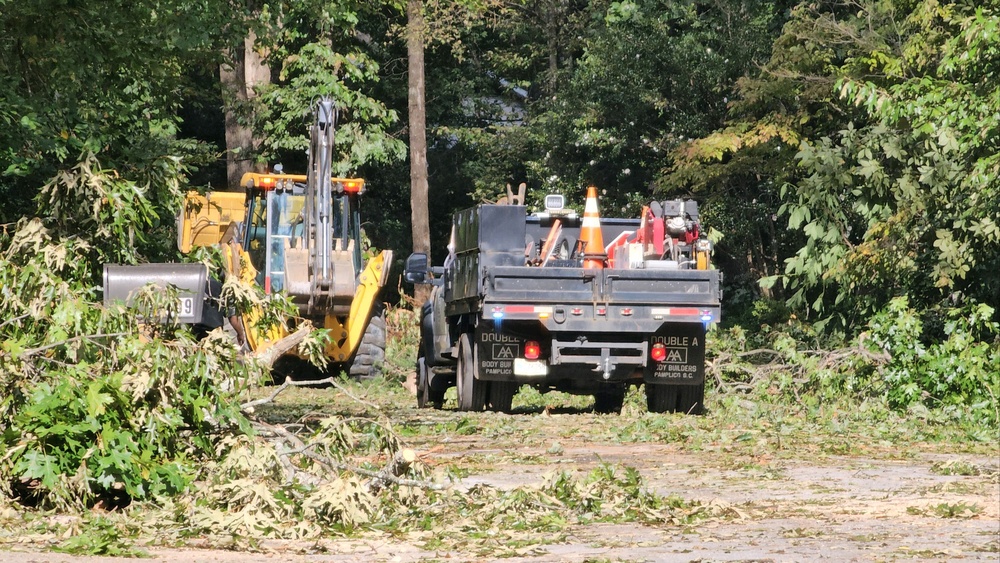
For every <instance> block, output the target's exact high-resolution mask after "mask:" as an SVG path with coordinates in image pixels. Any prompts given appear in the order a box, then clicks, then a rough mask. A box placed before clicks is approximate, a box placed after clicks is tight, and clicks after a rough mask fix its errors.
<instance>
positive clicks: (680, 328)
mask: <svg viewBox="0 0 1000 563" xmlns="http://www.w3.org/2000/svg"><path fill="white" fill-rule="evenodd" d="M653 347H661V348H662V350H663V351H662V353H663V355H664V358H663V360H662V361H654V360H652V359H651V360H650V361H649V363H648V364H647V365H646V369H645V370H644V372H643V381H645V382H646V383H654V384H668V385H698V384H701V383H703V382H704V381H705V326H704V325H703V324H700V323H698V324H694V323H684V324H667V325H664V326H663V327H662V328H661V329H660V330H659V331H657V333H656V334H654V335H653V336H651V337H650V338H649V348H650V350H651V351H652V350H653Z"/></svg>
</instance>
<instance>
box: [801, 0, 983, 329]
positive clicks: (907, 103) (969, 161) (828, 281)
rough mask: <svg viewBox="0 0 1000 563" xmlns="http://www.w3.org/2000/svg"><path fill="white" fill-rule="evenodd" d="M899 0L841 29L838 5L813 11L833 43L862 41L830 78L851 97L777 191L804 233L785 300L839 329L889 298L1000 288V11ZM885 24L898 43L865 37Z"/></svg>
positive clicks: (806, 145) (877, 5) (957, 295)
mask: <svg viewBox="0 0 1000 563" xmlns="http://www.w3.org/2000/svg"><path fill="white" fill-rule="evenodd" d="M895 4H897V3H895V2H868V3H866V4H864V5H863V9H862V10H861V11H860V12H859V13H858V14H857V17H856V18H853V19H847V20H845V21H843V22H838V23H836V24H834V23H832V22H833V16H834V13H835V12H836V9H835V8H834V9H831V11H830V12H826V11H816V12H813V13H811V14H810V16H809V17H810V18H811V19H813V21H815V22H816V23H817V26H818V27H819V28H821V29H824V30H826V31H827V32H828V33H827V35H826V36H825V40H826V41H829V42H830V44H831V45H832V44H834V43H835V41H836V40H837V38H838V37H841V38H843V37H846V36H848V35H850V34H852V33H854V32H858V33H856V34H855V36H861V37H862V38H864V40H863V41H858V40H855V41H854V42H852V43H851V50H850V51H848V56H847V57H845V58H843V59H842V61H841V62H840V68H839V69H836V70H834V71H833V72H832V73H831V74H832V75H833V76H834V77H840V80H839V82H838V85H837V86H838V89H837V90H836V91H837V93H838V94H839V96H840V100H841V101H842V102H846V103H847V104H850V105H848V106H847V107H845V112H846V113H845V115H844V117H843V118H841V120H840V124H841V125H840V127H839V130H838V131H836V132H833V134H830V135H825V136H817V137H814V138H811V139H809V138H807V139H804V140H803V142H802V144H801V147H800V150H799V152H798V154H797V155H796V159H797V160H798V163H799V165H800V166H801V167H802V169H803V171H804V175H803V177H802V178H801V179H800V180H798V181H797V182H796V183H795V185H794V186H792V185H789V186H787V189H783V190H782V196H783V198H784V200H785V204H784V205H783V206H782V209H781V211H782V213H783V214H785V215H787V217H788V222H789V227H791V228H794V229H801V230H802V233H803V234H804V236H805V244H804V245H803V246H802V247H801V248H800V249H799V250H798V252H797V253H796V254H795V256H793V257H792V258H790V259H789V260H788V262H787V266H786V275H787V277H785V278H784V280H785V282H786V284H787V286H788V287H789V288H791V289H793V290H795V293H794V294H793V295H791V299H790V303H791V304H793V305H796V306H800V307H801V306H808V307H810V308H811V309H813V310H814V311H816V312H821V313H823V314H827V315H829V314H831V313H836V314H838V316H841V317H842V318H841V322H842V323H844V324H845V325H847V326H856V325H857V324H859V323H863V322H864V319H866V318H867V317H868V316H870V315H871V314H873V313H874V312H875V311H877V310H879V309H880V308H881V307H883V306H885V305H886V304H887V303H888V301H889V300H890V299H892V298H893V297H895V296H897V295H908V296H909V297H910V299H911V300H912V301H913V303H915V304H917V305H918V306H933V305H935V304H937V303H943V301H944V300H945V299H949V300H953V301H957V302H959V303H977V302H979V303H987V302H990V301H991V300H993V299H994V298H995V295H996V293H997V290H998V286H997V281H996V279H995V278H996V277H995V276H994V275H993V274H992V272H995V271H996V269H997V267H998V265H1000V262H998V260H1000V227H998V226H997V224H996V216H997V213H998V212H1000V191H998V188H997V186H998V184H997V177H998V172H1000V161H998V160H997V156H996V155H997V153H998V147H997V144H996V143H997V141H996V139H997V138H998V134H997V133H998V131H997V130H996V127H997V125H996V123H997V120H996V119H995V113H996V110H997V95H998V92H1000V90H998V88H1000V86H998V82H997V80H996V77H995V74H994V73H995V71H994V70H993V67H994V64H993V63H994V62H995V61H996V60H997V56H998V52H997V48H996V44H997V43H998V39H997V37H998V35H997V24H996V17H995V14H994V13H993V12H992V11H991V10H990V9H982V8H980V9H973V8H970V7H967V6H965V5H961V4H947V5H944V6H939V5H938V3H937V2H917V3H915V4H913V5H912V6H910V5H907V6H906V9H905V10H903V9H897V6H895ZM881 28H885V29H892V30H893V34H895V36H896V37H897V40H896V41H894V42H891V43H890V42H888V41H887V40H886V39H885V38H884V37H881V36H880V35H871V34H870V30H872V29H874V30H877V29H881ZM852 30H853V31H852ZM880 37H881V38H880ZM931 52H936V53H939V54H938V55H936V56H929V55H928V53H931Z"/></svg>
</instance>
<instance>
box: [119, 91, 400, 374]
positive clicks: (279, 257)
mask: <svg viewBox="0 0 1000 563" xmlns="http://www.w3.org/2000/svg"><path fill="white" fill-rule="evenodd" d="M314 113H315V121H314V124H313V126H312V128H311V131H310V149H309V169H308V174H307V175H297V174H284V173H282V170H281V168H280V166H279V167H276V170H275V173H273V174H260V173H249V174H245V175H244V176H243V178H242V180H241V182H240V184H241V187H242V188H243V191H242V192H209V193H206V194H204V195H202V194H199V193H197V192H190V193H188V195H187V196H186V198H185V201H184V205H183V207H182V209H181V212H180V213H179V214H178V217H177V245H178V248H179V249H180V250H181V252H184V253H187V252H190V251H191V249H193V248H195V247H198V246H211V245H220V246H221V247H222V249H223V251H224V252H223V255H224V256H225V257H226V259H227V262H228V263H227V269H228V270H229V271H228V275H235V276H237V277H238V278H239V279H241V280H242V281H244V282H248V283H254V284H257V285H258V286H260V287H261V288H262V289H263V290H264V292H265V293H274V292H284V293H286V294H287V295H288V296H289V297H290V298H291V300H292V301H293V302H294V303H295V304H296V305H297V306H298V309H299V316H300V317H301V318H302V319H307V320H309V321H310V322H311V323H312V325H313V326H315V327H318V328H325V329H328V330H329V331H330V342H329V343H328V345H327V347H326V355H327V356H328V357H329V359H330V361H331V362H333V363H334V364H335V365H341V366H344V367H345V368H346V369H347V370H348V372H349V373H350V375H352V376H355V377H371V376H375V375H378V374H379V372H380V366H381V364H382V362H383V360H384V358H385V337H386V330H385V317H384V308H383V306H382V303H380V302H379V301H378V296H379V293H380V291H381V289H382V287H384V286H385V283H386V278H387V276H388V272H389V267H390V265H391V263H392V252H391V251H388V250H384V251H382V252H381V253H379V254H378V255H376V256H374V257H372V258H370V259H368V261H367V263H366V262H364V259H363V255H362V248H361V219H360V212H359V200H360V197H361V194H362V193H364V191H365V181H364V180H363V179H360V178H334V177H332V174H331V169H332V161H333V138H334V126H335V122H336V109H335V106H334V103H333V101H332V100H330V99H322V100H320V101H319V102H318V103H317V105H316V107H315V110H314ZM147 266H160V267H162V266H163V265H146V266H135V267H128V268H131V269H134V268H144V267H147ZM123 268H126V267H121V266H117V267H112V270H111V271H110V274H109V270H108V267H106V268H105V298H106V300H107V299H108V296H109V295H117V296H119V298H120V296H123V295H127V294H128V291H129V290H130V288H126V287H122V285H123V284H125V283H127V282H125V281H124V280H125V279H126V278H129V279H138V280H142V278H143V276H142V273H141V272H139V273H138V275H137V273H136V272H133V273H132V274H126V273H123V272H122V270H123ZM148 280H149V278H146V281H148ZM162 281H163V282H164V283H172V281H171V279H170V278H169V276H168V277H166V278H163V280H162ZM175 285H176V284H175ZM116 286H117V287H116ZM256 320H257V319H256V317H255V315H254V314H253V313H250V314H247V315H244V316H243V319H242V321H243V324H244V328H245V333H246V342H247V345H248V346H249V347H250V349H251V350H252V351H254V352H257V353H259V352H263V351H265V350H267V349H268V348H269V347H271V346H272V345H274V344H275V343H276V342H278V341H279V340H281V339H282V338H284V337H285V336H287V335H288V334H289V333H290V332H291V331H292V330H294V329H295V327H294V326H282V327H277V328H272V329H270V330H263V329H262V328H261V327H259V326H257V323H256Z"/></svg>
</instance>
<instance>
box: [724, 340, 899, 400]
mask: <svg viewBox="0 0 1000 563" xmlns="http://www.w3.org/2000/svg"><path fill="white" fill-rule="evenodd" d="M792 354H795V355H797V356H798V357H799V358H808V359H809V360H808V361H805V362H803V361H796V360H794V359H789V358H788V355H789V353H786V352H781V351H779V350H770V349H767V348H758V349H755V350H746V351H742V352H721V353H719V354H718V355H716V357H715V358H713V359H711V360H709V361H707V362H706V366H705V367H706V375H707V374H711V375H712V376H713V377H714V378H715V381H716V383H717V386H718V388H719V389H720V390H722V391H727V392H733V391H750V390H752V389H753V388H755V387H756V386H758V385H760V384H761V383H762V382H766V381H769V380H770V379H771V378H772V377H773V376H774V375H775V374H777V373H786V374H790V375H792V377H793V378H792V382H793V383H796V384H805V383H807V382H808V375H809V372H810V371H812V370H823V369H839V368H841V367H843V366H844V364H846V363H848V362H850V361H852V360H854V359H856V358H860V359H862V360H864V361H866V362H869V363H871V364H873V365H874V366H880V365H885V364H886V363H888V362H890V361H891V360H892V357H891V356H890V355H889V353H888V352H885V351H872V350H870V349H869V348H868V347H866V346H865V345H864V343H863V341H861V342H858V343H857V344H856V345H855V346H851V347H847V348H838V349H836V350H797V351H794V352H792ZM762 357H770V359H769V360H768V361H766V362H762V363H754V362H753V360H752V359H751V358H762ZM748 359H751V360H750V361H747V360H748ZM726 373H729V374H740V375H738V376H737V378H738V380H737V381H732V380H728V379H727V378H726V377H724V374H726Z"/></svg>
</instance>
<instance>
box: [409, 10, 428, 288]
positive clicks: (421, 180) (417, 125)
mask: <svg viewBox="0 0 1000 563" xmlns="http://www.w3.org/2000/svg"><path fill="white" fill-rule="evenodd" d="M406 19H407V29H406V54H407V59H408V61H409V73H408V79H409V89H408V92H407V98H408V104H407V105H408V109H409V121H410V126H409V130H410V220H411V226H410V228H411V233H412V236H413V252H424V253H426V254H427V255H428V257H429V256H430V253H431V233H430V218H429V213H428V205H427V199H428V186H427V130H426V120H427V112H426V109H425V107H424V90H425V84H424V16H423V2H422V1H421V0H407V3H406ZM413 293H414V295H413V297H414V298H415V299H416V301H417V304H418V305H422V304H423V303H424V302H425V301H427V298H428V297H429V296H430V286H428V285H424V284H417V285H415V286H414V289H413Z"/></svg>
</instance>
